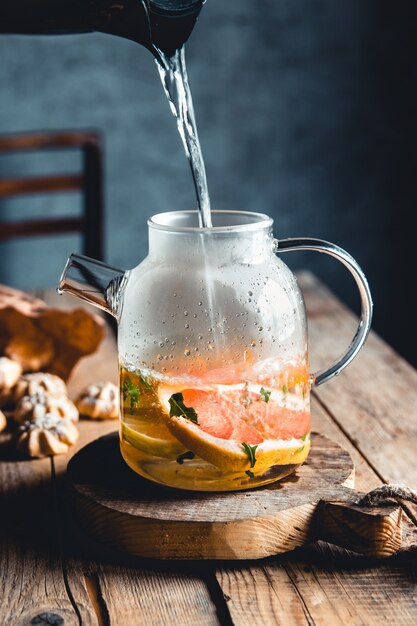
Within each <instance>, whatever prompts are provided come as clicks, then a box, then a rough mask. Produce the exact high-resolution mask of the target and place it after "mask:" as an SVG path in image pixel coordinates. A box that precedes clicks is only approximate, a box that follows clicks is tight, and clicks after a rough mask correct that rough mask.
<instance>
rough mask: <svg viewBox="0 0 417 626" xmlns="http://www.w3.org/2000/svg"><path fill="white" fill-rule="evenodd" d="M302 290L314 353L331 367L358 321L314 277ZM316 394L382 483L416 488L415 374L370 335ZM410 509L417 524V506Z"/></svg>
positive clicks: (305, 280)
mask: <svg viewBox="0 0 417 626" xmlns="http://www.w3.org/2000/svg"><path fill="white" fill-rule="evenodd" d="M301 286H302V289H303V293H304V294H305V298H306V304H307V309H308V312H309V319H310V324H309V334H310V340H311V345H312V347H313V354H315V355H316V360H317V361H319V362H320V364H321V365H323V364H329V362H330V361H331V359H332V358H334V357H335V356H337V353H335V347H334V345H335V342H336V341H338V342H339V345H340V343H342V345H347V343H348V342H349V341H350V339H351V337H352V334H353V330H352V329H353V328H354V327H355V322H356V320H355V317H354V315H353V314H352V313H351V312H350V311H349V310H348V309H346V307H344V306H343V305H342V304H341V303H340V302H339V301H338V300H337V299H336V298H335V297H334V296H333V294H331V293H330V292H329V291H328V290H327V289H326V288H325V287H324V286H323V285H322V284H321V283H319V281H318V280H317V279H316V278H314V277H313V276H312V275H311V274H303V276H302V277H301ZM317 357H318V358H317ZM314 393H315V394H316V395H317V397H318V398H319V400H320V401H321V402H322V403H323V405H324V406H325V407H326V409H327V410H328V412H329V413H330V414H331V415H332V417H333V419H334V421H335V422H336V423H337V424H338V425H339V427H340V428H341V429H342V430H343V431H344V432H345V433H348V437H349V439H350V441H351V442H352V443H354V445H355V447H356V448H357V449H358V450H359V451H360V453H361V454H362V455H363V456H364V457H366V459H367V461H368V463H369V464H370V465H371V466H372V467H373V468H374V470H375V472H376V473H377V474H378V476H379V477H380V479H381V481H385V482H387V483H389V482H392V483H403V484H406V485H408V486H410V487H412V488H415V489H416V488H417V464H416V462H415V458H416V451H415V442H416V440H417V371H416V370H414V369H413V368H412V367H411V366H410V365H409V364H408V363H407V362H406V361H405V360H404V359H402V358H401V357H400V356H399V355H398V354H396V353H395V352H394V350H392V348H390V347H389V346H388V345H387V344H386V343H385V342H384V341H383V340H382V339H380V338H379V337H378V336H377V335H376V334H375V333H371V334H370V336H369V338H368V341H367V343H366V345H365V347H364V348H363V349H362V351H361V353H360V354H359V356H358V357H357V358H356V359H355V361H354V362H353V363H352V364H351V365H350V366H349V367H348V368H347V369H346V370H345V371H344V372H343V374H342V375H341V376H339V377H337V378H336V379H333V380H332V381H330V382H329V383H328V384H325V385H322V386H320V387H319V388H317V389H316V390H315V392H314ZM407 509H408V510H409V512H410V513H411V514H412V515H413V516H414V518H415V519H416V520H417V507H416V506H411V505H408V506H407Z"/></svg>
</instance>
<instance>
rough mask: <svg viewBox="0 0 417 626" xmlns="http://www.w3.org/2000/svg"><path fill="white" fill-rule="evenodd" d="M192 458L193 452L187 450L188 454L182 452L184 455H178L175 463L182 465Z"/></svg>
mask: <svg viewBox="0 0 417 626" xmlns="http://www.w3.org/2000/svg"><path fill="white" fill-rule="evenodd" d="M194 457H195V454H194V452H191V450H188V452H184V454H180V455H179V456H178V457H177V463H179V464H180V465H182V464H183V463H184V461H186V460H187V459H190V460H192V459H193V458H194Z"/></svg>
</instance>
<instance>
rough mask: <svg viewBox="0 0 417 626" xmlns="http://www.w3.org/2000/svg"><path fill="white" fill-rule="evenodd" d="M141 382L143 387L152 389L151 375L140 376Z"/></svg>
mask: <svg viewBox="0 0 417 626" xmlns="http://www.w3.org/2000/svg"><path fill="white" fill-rule="evenodd" d="M140 380H141V382H142V383H143V384H144V385H145V387H146V388H147V389H152V382H151V377H150V376H143V375H142V376H141V377H140Z"/></svg>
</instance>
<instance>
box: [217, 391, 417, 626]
mask: <svg viewBox="0 0 417 626" xmlns="http://www.w3.org/2000/svg"><path fill="white" fill-rule="evenodd" d="M312 416H313V428H314V429H316V430H319V431H320V432H322V433H324V434H326V435H327V436H329V437H332V438H333V439H334V440H335V441H338V442H339V443H340V444H341V445H343V446H344V447H345V448H346V449H347V450H348V451H349V452H350V453H351V455H352V458H353V459H354V462H355V467H356V488H357V489H358V490H360V491H369V490H370V489H373V488H375V487H376V486H378V485H379V484H380V479H379V477H378V476H377V474H376V473H375V472H374V471H373V470H372V468H371V467H370V466H369V464H368V463H367V462H366V459H365V458H364V457H363V456H362V455H361V454H360V453H359V452H358V450H357V449H356V448H355V447H354V446H353V445H352V444H351V443H350V441H349V439H348V438H347V437H346V436H345V435H344V434H343V432H342V431H341V430H340V429H339V428H338V426H337V425H336V424H335V423H334V421H333V420H332V418H331V416H330V415H329V414H328V413H327V411H326V410H325V409H323V408H322V406H321V405H320V404H319V403H318V402H317V400H314V399H313V401H312ZM405 524H406V529H407V532H406V535H407V537H408V536H409V537H410V543H411V544H412V545H414V546H416V545H417V536H416V535H415V534H414V530H415V528H414V526H412V525H411V523H410V522H408V523H407V521H405ZM216 577H217V580H218V583H219V585H220V587H221V590H222V592H223V594H224V596H225V597H226V598H227V600H228V602H227V606H228V609H229V611H230V614H231V617H232V620H233V623H234V624H235V625H236V626H246V625H247V626H249V625H251V624H253V623H257V622H256V619H258V621H259V623H262V624H263V625H264V626H269V625H271V626H273V625H274V624H283V625H287V624H288V625H292V624H297V625H299V624H300V625H302V624H306V625H307V624H308V625H312V624H317V625H319V624H320V625H321V624H322V625H323V626H327V625H328V624H332V625H333V624H334V625H335V626H337V625H340V626H344V625H345V624H349V626H350V625H351V624H366V625H367V626H368V625H371V624H380V623H381V621H380V616H382V615H383V616H386V618H387V619H388V618H389V620H390V622H391V623H392V624H395V625H397V624H398V625H400V624H401V625H402V624H414V623H416V622H417V604H416V603H415V601H414V599H413V594H414V592H413V591H412V589H413V586H414V588H415V582H414V579H413V576H412V575H410V568H409V565H408V563H407V562H406V563H405V564H403V565H396V561H395V560H394V561H393V560H391V559H390V560H389V561H387V562H385V563H383V562H381V561H373V562H372V561H370V560H369V559H366V558H365V557H361V556H357V555H352V554H349V553H347V552H345V551H342V550H338V549H336V548H332V547H331V546H328V545H327V544H323V543H322V542H320V544H318V545H316V546H314V547H312V548H310V549H307V550H305V549H304V550H297V551H296V552H294V553H292V554H289V555H288V556H282V557H278V558H275V559H272V558H271V559H268V560H267V561H265V562H264V564H262V565H258V564H256V563H255V564H254V563H253V562H252V563H248V564H246V565H243V566H241V567H236V566H235V565H230V566H228V567H222V568H219V569H217V571H216ZM375 596H376V597H378V602H374V601H373V597H375ZM392 598H395V603H394V602H393V601H392Z"/></svg>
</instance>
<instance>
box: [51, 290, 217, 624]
mask: <svg viewBox="0 0 417 626" xmlns="http://www.w3.org/2000/svg"><path fill="white" fill-rule="evenodd" d="M39 295H40V297H42V296H43V297H44V299H45V300H46V301H47V302H48V304H51V305H53V306H57V305H59V306H62V307H64V308H68V307H71V306H72V307H74V306H79V304H80V303H79V302H78V301H77V300H76V299H74V298H70V297H68V296H66V297H65V296H63V297H61V296H58V295H57V294H55V293H53V292H47V293H43V294H42V293H41V294H39ZM84 306H86V307H87V308H88V305H84ZM117 365H118V360H117V349H116V343H115V338H114V335H113V333H112V331H111V330H110V329H108V332H107V334H106V337H105V339H104V341H103V343H102V345H101V346H100V348H99V350H98V351H97V353H96V354H94V355H92V356H89V357H88V358H85V359H83V360H81V361H80V362H79V363H78V364H77V366H76V368H75V369H74V371H73V374H72V375H71V378H70V380H69V384H68V387H69V392H70V395H71V396H72V397H75V396H76V395H77V394H78V393H79V391H80V389H81V388H82V387H83V386H85V385H86V384H89V383H91V382H95V381H97V380H112V381H113V382H117ZM117 426H118V424H117V422H115V421H114V420H113V421H112V420H106V421H103V422H94V421H81V422H80V424H79V429H80V439H79V441H78V444H77V446H76V447H75V448H73V449H72V450H71V452H70V454H69V455H67V456H60V457H55V458H54V459H53V463H54V467H55V472H56V476H57V479H58V484H62V477H63V475H64V474H65V470H66V465H67V463H68V461H69V458H70V457H71V456H72V455H73V454H74V453H75V452H76V450H78V449H80V448H81V447H82V446H84V445H86V444H87V443H88V442H90V441H92V440H93V439H95V438H97V437H99V436H101V435H104V434H106V433H108V432H111V431H113V430H115V429H117ZM65 512H66V513H68V509H67V508H66V507H65V503H63V502H62V500H61V514H62V517H63V519H62V528H63V529H65V530H64V533H63V539H65V543H66V547H65V572H66V581H67V586H68V588H69V590H70V593H71V596H72V598H73V601H74V603H75V604H76V606H77V608H78V610H79V613H80V615H81V617H82V620H83V623H85V624H99V625H101V624H117V625H118V624H123V626H136V625H137V624H144V625H147V626H148V625H149V626H153V625H155V626H156V625H158V626H159V625H161V626H163V625H165V624H166V625H167V626H168V625H169V626H172V624H175V623H176V624H181V625H184V626H187V625H190V626H191V625H192V624H199V625H200V624H201V626H214V625H217V624H219V621H218V618H217V611H216V606H215V604H214V602H213V600H212V599H211V595H210V592H209V590H208V588H207V585H206V582H205V577H204V576H199V575H198V574H197V573H195V572H190V571H189V570H183V569H181V567H178V568H175V569H173V568H172V567H171V566H164V565H162V566H161V568H162V569H161V570H160V571H158V570H157V569H156V570H155V565H152V566H149V565H145V566H142V567H141V568H140V569H138V567H137V564H138V563H139V562H138V561H137V562H136V564H135V565H136V566H135V567H132V566H129V565H115V564H112V563H111V562H108V559H105V560H106V562H105V563H102V560H103V559H102V557H101V558H100V556H99V555H100V554H101V555H102V554H103V553H106V551H105V549H101V548H102V547H101V546H97V544H95V542H94V540H91V539H90V538H89V537H86V536H85V534H83V532H82V531H80V529H79V528H78V529H77V528H75V529H74V525H75V526H78V522H77V521H76V520H72V521H71V520H70V523H69V524H68V516H67V514H65ZM80 546H82V548H83V549H84V550H85V553H84V554H83V556H78V557H76V556H74V554H77V553H78V552H79V547H80ZM92 557H96V558H92ZM119 560H120V555H119ZM156 567H157V566H156Z"/></svg>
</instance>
